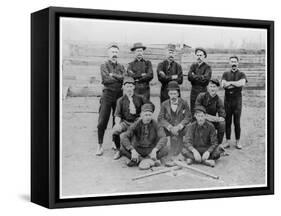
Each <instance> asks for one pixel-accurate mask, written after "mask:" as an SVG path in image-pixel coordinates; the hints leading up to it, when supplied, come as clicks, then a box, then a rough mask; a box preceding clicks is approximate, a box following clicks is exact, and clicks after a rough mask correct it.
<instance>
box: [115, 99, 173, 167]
mask: <svg viewBox="0 0 281 216" xmlns="http://www.w3.org/2000/svg"><path fill="white" fill-rule="evenodd" d="M153 112H154V105H153V104H152V103H146V104H144V105H143V106H142V107H141V116H140V119H139V120H137V121H136V122H135V123H134V124H132V125H131V126H130V127H129V128H128V130H127V131H126V132H125V133H123V134H121V154H122V155H125V156H127V157H128V158H129V159H130V161H129V162H128V163H127V165H128V166H137V165H138V166H139V168H140V169H149V168H150V167H151V166H158V165H160V161H159V160H160V159H161V158H163V157H164V156H166V155H167V154H168V148H167V137H166V135H165V132H164V129H163V127H161V126H159V124H158V123H157V122H156V121H155V120H154V119H152V114H153ZM147 159H148V160H147Z"/></svg>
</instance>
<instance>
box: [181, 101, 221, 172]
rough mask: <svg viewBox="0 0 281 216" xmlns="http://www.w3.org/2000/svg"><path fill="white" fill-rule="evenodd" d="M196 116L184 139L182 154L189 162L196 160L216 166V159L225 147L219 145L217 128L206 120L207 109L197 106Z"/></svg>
mask: <svg viewBox="0 0 281 216" xmlns="http://www.w3.org/2000/svg"><path fill="white" fill-rule="evenodd" d="M194 111H195V114H194V116H195V118H196V121H194V122H193V123H192V124H191V125H189V126H188V128H187V132H186V135H185V137H184V141H183V145H184V147H183V150H182V155H183V156H184V157H185V158H187V159H186V162H187V164H191V163H193V162H194V161H195V162H197V163H203V164H205V165H207V166H211V167H214V166H215V160H217V159H219V158H220V155H221V153H222V152H223V149H222V148H221V147H220V146H219V145H218V140H217V135H216V129H215V127H214V126H213V124H212V123H210V122H208V121H206V109H205V107H203V106H196V107H195V109H194Z"/></svg>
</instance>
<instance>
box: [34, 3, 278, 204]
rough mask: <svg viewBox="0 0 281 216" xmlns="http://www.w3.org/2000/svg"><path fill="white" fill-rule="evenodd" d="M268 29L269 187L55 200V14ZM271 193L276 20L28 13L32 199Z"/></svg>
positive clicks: (118, 200)
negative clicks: (29, 19) (29, 28)
mask: <svg viewBox="0 0 281 216" xmlns="http://www.w3.org/2000/svg"><path fill="white" fill-rule="evenodd" d="M60 17H76V18H97V19H110V20H128V21H145V22H163V23H178V24H198V25H215V26H229V27H249V28H265V29H267V47H268V52H267V57H268V58H267V69H268V70H267V73H268V74H267V75H268V79H267V88H268V89H267V92H268V95H267V96H268V97H267V98H268V99H267V104H268V112H267V127H268V131H267V134H268V136H267V137H268V140H267V160H268V161H267V170H268V173H267V184H268V185H267V187H257V188H239V189H225V190H208V191H193V192H172V193H159V194H145V195H122V196H107V197H92V198H89V197H88V198H86V197H85V198H70V199H59V165H58V163H59V147H58V146H59V102H58V100H59V87H60V86H59V85H60V82H59V79H60V77H59V73H58V68H59V47H60V44H59V18H60ZM267 194H274V22H273V21H264V20H248V19H230V18H215V17H202V16H186V15H171V14H156V13H139V12H124V11H109V10H93V9H77V8H62V7H49V8H46V9H43V10H40V11H37V12H34V13H32V14H31V201H32V202H34V203H37V204H39V205H42V206H45V207H47V208H64V207H78V206H95V205H112V204H128V203H145V202H162V201H173V200H192V199H206V198H220V197H237V196H252V195H267Z"/></svg>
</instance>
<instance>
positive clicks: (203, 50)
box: [195, 47, 207, 57]
mask: <svg viewBox="0 0 281 216" xmlns="http://www.w3.org/2000/svg"><path fill="white" fill-rule="evenodd" d="M198 50H200V51H202V52H203V53H204V55H205V57H207V51H206V50H205V49H204V48H202V47H197V48H195V54H196V53H197V51H198Z"/></svg>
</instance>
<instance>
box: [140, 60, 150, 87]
mask: <svg viewBox="0 0 281 216" xmlns="http://www.w3.org/2000/svg"><path fill="white" fill-rule="evenodd" d="M145 66H146V69H145V72H146V74H145V75H144V76H142V77H141V78H139V82H150V81H151V80H152V79H153V70H152V64H151V62H150V61H146V62H145Z"/></svg>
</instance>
